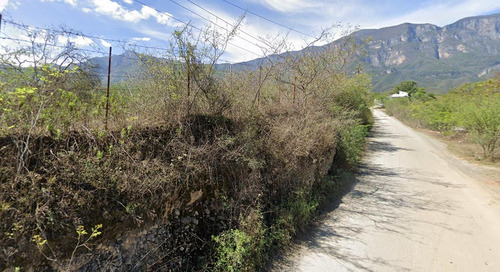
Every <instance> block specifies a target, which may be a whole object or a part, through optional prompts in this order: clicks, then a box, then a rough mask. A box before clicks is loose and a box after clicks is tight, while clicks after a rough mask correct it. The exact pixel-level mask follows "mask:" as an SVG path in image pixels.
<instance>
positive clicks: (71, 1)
mask: <svg viewBox="0 0 500 272" xmlns="http://www.w3.org/2000/svg"><path fill="white" fill-rule="evenodd" d="M41 1H42V2H62V1H64V3H66V4H70V5H72V6H73V7H75V6H76V0H41Z"/></svg>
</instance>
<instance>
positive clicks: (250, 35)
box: [171, 0, 271, 46]
mask: <svg viewBox="0 0 500 272" xmlns="http://www.w3.org/2000/svg"><path fill="white" fill-rule="evenodd" d="M171 1H172V0H171ZM187 1H188V2H189V3H191V4H193V5H195V6H197V7H198V8H200V9H202V10H204V11H205V12H207V13H209V14H211V15H212V16H214V17H215V18H217V19H219V20H221V21H223V22H224V23H226V24H228V25H231V23H230V22H228V21H226V20H224V19H223V18H221V17H219V16H217V15H216V14H214V13H213V12H211V11H209V10H208V9H206V8H204V7H202V6H200V5H198V4H196V3H195V2H193V1H191V0H187ZM172 2H173V1H172ZM239 31H240V32H241V33H243V34H245V35H247V36H249V37H251V38H253V39H255V40H256V41H258V42H262V43H264V44H266V45H267V46H271V45H270V44H269V43H267V42H266V41H265V40H263V39H259V38H257V37H255V36H253V35H252V34H249V33H247V32H245V31H244V30H242V29H239Z"/></svg>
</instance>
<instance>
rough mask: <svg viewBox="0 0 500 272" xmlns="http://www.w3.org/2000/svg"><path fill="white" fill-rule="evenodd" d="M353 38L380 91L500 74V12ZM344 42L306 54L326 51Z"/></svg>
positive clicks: (116, 60) (441, 86)
mask: <svg viewBox="0 0 500 272" xmlns="http://www.w3.org/2000/svg"><path fill="white" fill-rule="evenodd" d="M351 35H352V37H354V38H356V40H358V41H359V42H360V43H362V42H363V41H365V40H368V42H367V43H366V45H365V46H366V50H367V53H368V55H367V57H366V58H365V59H364V60H363V62H364V64H365V65H364V69H365V71H366V72H367V73H369V74H371V75H372V77H373V87H374V88H373V90H374V91H375V92H382V91H385V90H388V89H390V88H392V87H393V86H394V85H395V84H397V83H398V82H400V81H403V80H415V81H417V82H418V83H419V84H420V85H421V86H423V87H425V88H426V89H427V90H429V91H432V92H437V93H443V92H446V91H448V90H449V89H450V88H452V87H455V86H458V85H461V84H463V83H465V82H471V81H478V80H483V79H485V78H487V77H489V76H491V75H493V74H494V73H495V72H497V71H500V14H494V15H488V16H477V17H469V18H464V19H461V20H459V21H457V22H455V23H453V24H450V25H447V26H445V27H438V26H435V25H432V24H410V23H404V24H401V25H397V26H392V27H386V28H381V29H364V30H359V31H356V32H354V33H353V34H351ZM340 42H341V40H337V41H335V42H333V43H332V44H328V45H324V46H322V47H312V48H306V49H304V50H321V49H322V48H325V47H327V46H333V45H336V44H339V43H340ZM300 52H301V51H298V52H292V53H291V54H299V53H300ZM133 58H137V57H136V56H135V55H134V54H133V53H131V52H126V53H125V54H124V55H121V56H118V57H113V62H112V75H115V77H113V80H114V81H115V82H116V81H119V80H121V79H123V78H124V76H125V75H126V74H127V73H128V72H131V71H134V69H136V68H137V66H136V65H137V64H136V63H135V62H134V60H133ZM93 61H94V62H95V63H97V64H100V65H101V67H103V68H101V71H100V74H105V73H106V69H107V58H95V59H93ZM264 62H265V61H264V59H255V60H252V61H248V62H243V63H238V64H235V65H233V69H244V68H249V67H250V68H252V67H255V68H256V67H258V66H259V65H261V64H262V63H264ZM220 68H221V69H226V66H224V65H221V66H220Z"/></svg>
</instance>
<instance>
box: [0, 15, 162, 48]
mask: <svg viewBox="0 0 500 272" xmlns="http://www.w3.org/2000/svg"><path fill="white" fill-rule="evenodd" d="M2 21H3V22H5V23H7V24H9V25H13V26H16V27H18V28H24V29H27V30H29V29H30V28H34V29H38V30H45V31H51V32H55V33H60V34H64V35H71V36H79V37H83V38H90V39H97V40H104V41H107V42H116V43H121V44H129V45H131V46H135V47H140V48H146V49H154V50H172V49H168V48H162V47H157V46H147V45H140V44H136V43H134V42H131V41H125V40H119V39H112V38H106V37H98V36H93V35H87V34H83V33H80V32H74V31H69V30H57V29H51V28H43V27H38V26H28V25H24V24H20V23H17V22H14V21H11V20H2Z"/></svg>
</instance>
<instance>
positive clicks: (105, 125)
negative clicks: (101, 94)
mask: <svg viewBox="0 0 500 272" xmlns="http://www.w3.org/2000/svg"><path fill="white" fill-rule="evenodd" d="M110 81H111V46H110V47H109V62H108V87H107V88H106V122H105V123H104V128H105V129H106V131H107V130H108V113H109V82H110Z"/></svg>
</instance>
